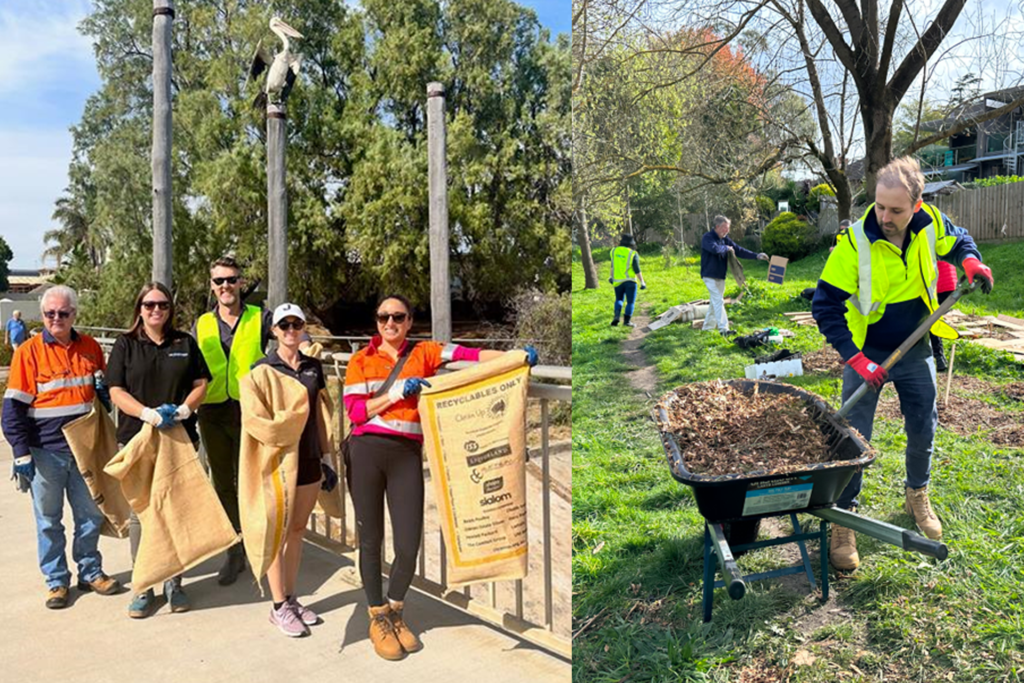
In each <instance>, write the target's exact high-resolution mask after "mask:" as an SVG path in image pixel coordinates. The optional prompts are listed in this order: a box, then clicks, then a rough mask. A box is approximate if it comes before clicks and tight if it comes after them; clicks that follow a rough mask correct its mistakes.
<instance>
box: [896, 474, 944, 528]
mask: <svg viewBox="0 0 1024 683" xmlns="http://www.w3.org/2000/svg"><path fill="white" fill-rule="evenodd" d="M904 507H905V508H906V510H907V514H908V515H910V516H911V517H913V518H914V521H915V522H917V528H918V529H920V530H921V532H922V533H923V534H924V535H925V536H927V537H928V538H930V539H932V540H933V541H938V540H939V539H941V538H942V522H940V521H939V518H938V517H936V516H935V513H934V512H932V504H931V501H929V500H928V487H927V486H922V487H921V488H919V489H912V488H910V487H909V486H908V487H907V502H906V503H905V504H904Z"/></svg>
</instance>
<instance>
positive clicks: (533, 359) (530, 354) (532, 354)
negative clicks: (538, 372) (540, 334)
mask: <svg viewBox="0 0 1024 683" xmlns="http://www.w3.org/2000/svg"><path fill="white" fill-rule="evenodd" d="M523 351H526V364H527V365H529V366H530V367H531V368H532V367H534V366H535V365H537V361H538V360H539V358H538V357H537V349H535V348H533V347H532V346H529V345H527V346H524V347H523Z"/></svg>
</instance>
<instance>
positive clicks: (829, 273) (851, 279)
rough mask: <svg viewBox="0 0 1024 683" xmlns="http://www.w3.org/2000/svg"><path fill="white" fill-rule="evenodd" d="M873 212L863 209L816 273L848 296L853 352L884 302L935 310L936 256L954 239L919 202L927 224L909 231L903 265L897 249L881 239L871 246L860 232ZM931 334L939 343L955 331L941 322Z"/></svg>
mask: <svg viewBox="0 0 1024 683" xmlns="http://www.w3.org/2000/svg"><path fill="white" fill-rule="evenodd" d="M874 208H875V207H874V204H872V205H871V206H869V207H868V209H867V211H866V212H865V214H864V216H863V217H861V219H860V220H858V221H857V222H856V223H854V224H852V225H851V226H850V227H849V228H847V230H845V231H844V232H845V233H846V239H842V240H840V241H839V243H838V244H837V245H836V248H835V250H833V251H832V253H831V255H830V256H829V259H828V262H827V263H826V264H825V270H824V271H823V272H822V274H821V279H822V281H823V282H825V283H827V284H830V285H832V286H833V287H836V288H838V289H841V290H843V291H845V292H849V293H851V294H852V296H851V297H850V298H849V299H847V301H846V309H847V310H846V323H847V325H848V326H849V329H850V333H851V334H852V335H853V343H854V344H856V345H857V348H858V349H863V348H864V340H865V339H866V338H867V332H868V325H872V324H874V323H876V322H878V321H879V320H880V319H881V318H882V316H883V315H884V314H885V309H886V306H887V305H889V304H896V303H901V302H906V301H911V300H913V299H916V298H920V299H921V300H922V301H924V303H925V304H926V305H927V306H928V310H929V312H931V313H934V312H935V309H936V308H938V305H939V303H938V296H937V294H936V291H935V285H936V282H937V280H938V270H937V266H936V263H937V256H938V255H943V256H945V255H946V254H948V253H949V252H950V249H952V248H953V245H954V244H955V243H956V239H957V236H956V235H954V234H952V233H951V232H947V229H946V226H945V224H944V221H943V220H942V214H941V212H940V211H939V210H938V209H936V208H935V207H933V206H930V205H928V204H922V205H921V211H922V212H924V213H925V214H926V216H927V217H928V218H929V219H930V220H929V221H928V223H927V225H925V226H924V227H923V228H921V229H920V230H919V231H918V232H916V233H912V235H911V240H910V245H909V246H908V247H907V252H906V262H904V260H903V251H902V250H901V249H900V248H899V247H897V246H896V245H894V244H892V243H891V242H889V241H888V240H885V239H879V240H876V241H874V242H871V241H870V238H869V237H868V236H867V235H866V234H865V233H864V223H865V221H866V220H867V219H868V217H869V216H871V214H872V212H873V211H874ZM909 229H910V227H909V226H908V230H909ZM957 230H959V229H957ZM864 246H866V247H867V248H866V249H865V248H863V247H864ZM931 332H932V333H933V334H935V335H936V336H938V337H942V338H944V339H957V338H958V335H957V333H956V330H954V329H953V328H952V327H950V326H949V325H947V324H946V323H944V322H943V321H942V320H939V321H938V322H936V323H935V324H934V325H933V326H932V328H931ZM899 341H900V342H902V340H899Z"/></svg>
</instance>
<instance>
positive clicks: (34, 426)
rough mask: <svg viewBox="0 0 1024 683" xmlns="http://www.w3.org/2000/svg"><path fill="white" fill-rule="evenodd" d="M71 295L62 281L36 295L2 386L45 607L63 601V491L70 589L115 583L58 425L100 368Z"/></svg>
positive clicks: (84, 408)
mask: <svg viewBox="0 0 1024 683" xmlns="http://www.w3.org/2000/svg"><path fill="white" fill-rule="evenodd" d="M77 309H78V296H77V294H75V290H73V289H71V288H70V287H64V286H56V287H51V288H50V289H48V290H46V293H45V294H43V298H42V301H41V302H40V310H41V311H42V314H43V326H44V327H45V329H44V331H43V333H42V334H40V335H37V336H35V337H32V338H31V339H29V340H28V341H27V342H25V343H24V344H22V345H21V346H19V347H18V350H17V351H15V352H14V358H13V359H12V360H11V374H10V378H9V379H8V381H7V391H6V392H5V393H4V407H3V418H2V422H3V431H4V436H5V437H6V438H7V441H8V443H10V445H11V449H12V450H13V451H14V473H15V476H17V478H18V480H19V486H20V487H21V488H22V489H23V490H24V489H25V488H26V486H27V487H28V488H30V489H31V491H32V508H33V511H34V512H35V517H36V534H37V537H38V549H39V568H40V569H41V570H42V572H43V576H45V577H46V587H47V591H48V592H47V596H46V606H47V607H49V608H50V609H60V608H63V607H67V604H68V586H69V585H70V583H71V572H70V571H69V570H68V563H67V557H66V556H65V546H66V545H67V539H66V538H65V534H64V525H63V523H62V521H61V518H62V516H63V513H64V496H65V492H66V494H67V499H68V502H70V503H71V512H72V515H73V516H74V520H75V537H74V544H73V545H72V555H73V556H74V560H75V563H76V564H77V565H78V589H79V590H80V591H95V592H97V593H100V594H101V595H112V594H114V593H118V592H120V590H121V585H120V583H118V581H117V580H116V579H112V578H110V577H109V576H107V575H106V574H104V573H103V558H102V557H101V556H100V551H99V540H100V527H101V526H102V523H103V514H102V513H101V512H100V510H99V508H98V507H97V506H96V503H95V502H93V499H92V494H91V493H90V492H89V488H88V487H87V486H86V484H85V480H84V479H83V478H82V475H81V473H79V471H78V466H77V464H76V463H75V459H74V456H73V455H72V454H71V447H70V446H69V445H68V442H67V440H66V439H65V438H64V432H63V431H61V428H62V427H63V426H64V425H65V424H67V423H68V422H71V421H72V420H76V419H78V418H79V417H81V416H82V415H85V414H87V413H88V412H90V411H91V410H92V405H93V398H94V397H95V396H96V389H95V387H94V383H95V382H96V379H95V375H96V373H97V371H103V370H105V369H106V363H105V361H104V360H103V350H102V349H101V348H100V345H99V344H97V343H96V340H95V339H93V338H92V337H88V336H86V335H84V334H79V333H78V332H76V331H75V329H74V323H75V315H76V313H77V312H78V310H77Z"/></svg>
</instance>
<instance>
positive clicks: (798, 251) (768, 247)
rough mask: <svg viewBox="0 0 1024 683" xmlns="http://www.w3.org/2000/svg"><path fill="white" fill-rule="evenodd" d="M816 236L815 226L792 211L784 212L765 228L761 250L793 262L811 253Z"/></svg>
mask: <svg viewBox="0 0 1024 683" xmlns="http://www.w3.org/2000/svg"><path fill="white" fill-rule="evenodd" d="M814 236H815V229H814V226H813V225H811V224H810V223H808V222H807V221H805V220H803V219H802V218H800V217H799V216H797V215H796V214H795V213H792V212H791V211H783V212H782V213H780V214H779V215H778V216H777V217H776V218H775V220H773V221H772V222H771V223H769V224H768V225H767V226H765V229H764V233H763V234H762V235H761V245H762V246H761V248H762V249H763V250H764V251H765V252H767V253H768V254H769V255H773V256H784V257H786V258H788V259H789V260H791V261H793V260H796V259H799V258H803V257H804V256H806V255H807V254H809V253H810V252H811V250H812V248H813V245H812V240H813V239H814Z"/></svg>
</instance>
